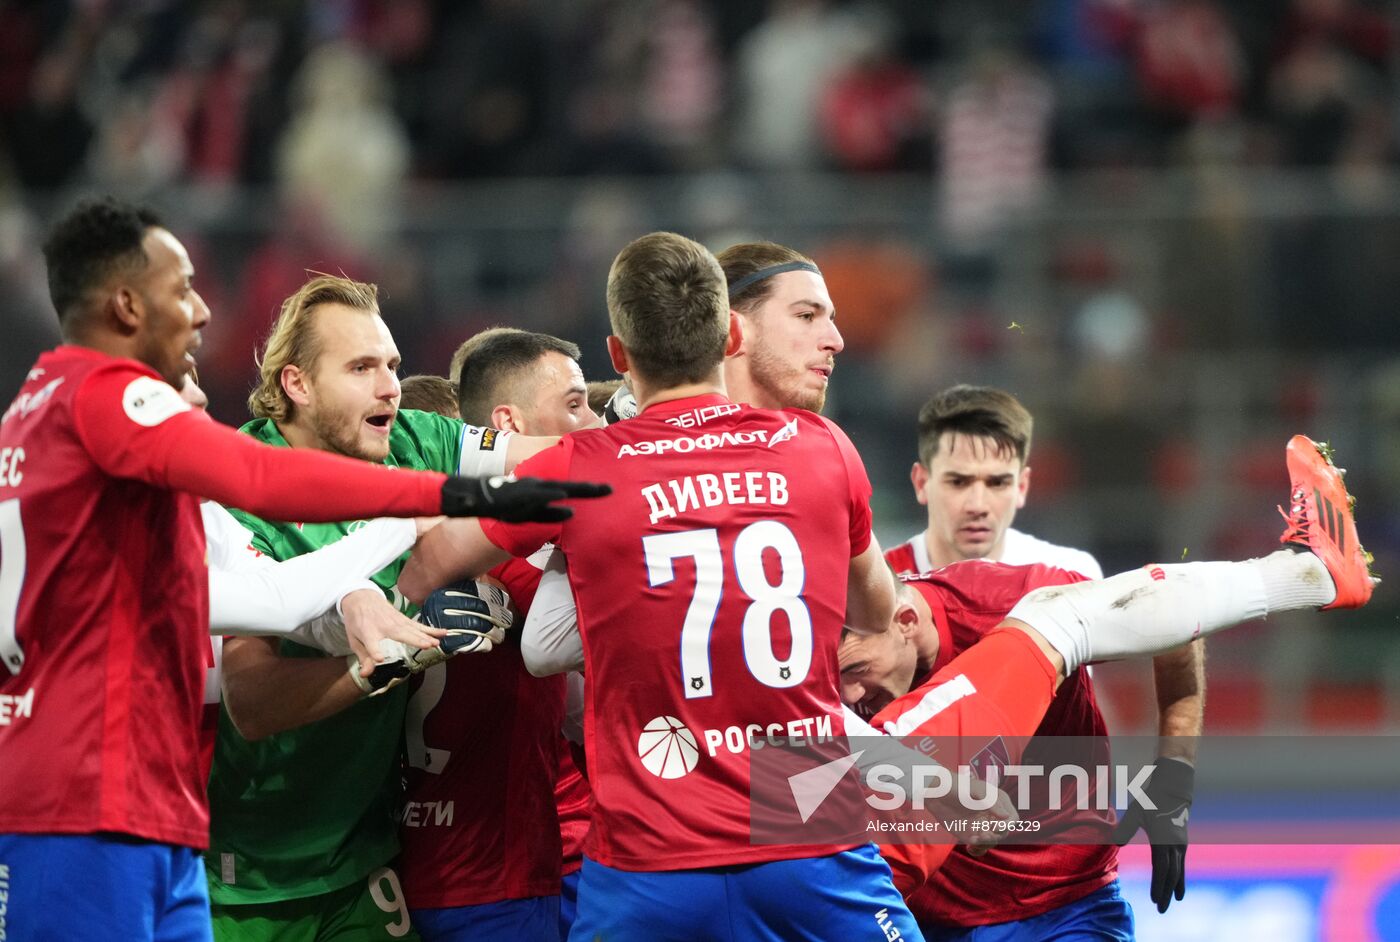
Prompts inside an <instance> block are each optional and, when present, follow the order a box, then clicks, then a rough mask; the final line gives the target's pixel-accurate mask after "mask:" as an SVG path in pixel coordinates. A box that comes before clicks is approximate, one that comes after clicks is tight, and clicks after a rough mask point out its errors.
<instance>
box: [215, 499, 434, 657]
mask: <svg viewBox="0 0 1400 942" xmlns="http://www.w3.org/2000/svg"><path fill="white" fill-rule="evenodd" d="M200 509H201V511H202V512H203V516H204V530H205V536H206V539H207V541H208V544H209V630H210V631H211V632H214V633H217V634H280V635H288V634H292V633H293V632H294V631H295V630H296V629H297V627H298V626H299V625H301V624H302V623H304V622H309V621H311V620H312V619H314V618H316V617H317V616H319V615H323V614H325V613H326V612H327V611H328V610H330V609H332V608H334V607H335V606H336V605H337V604H338V603H339V602H340V599H341V598H342V597H344V596H345V595H347V594H349V593H350V592H353V591H355V590H357V589H362V588H375V586H374V584H373V583H372V582H370V581H369V577H370V576H371V575H373V574H374V573H376V572H378V571H379V570H381V569H383V568H384V567H385V566H387V565H389V564H390V563H392V562H393V561H394V560H396V559H398V558H399V557H400V556H402V555H403V554H404V553H405V552H406V551H407V550H408V549H409V548H410V547H412V546H413V543H414V541H415V539H416V537H417V530H416V527H415V526H414V523H413V521H412V520H398V519H387V518H386V519H382V520H371V521H370V522H369V523H367V524H365V526H364V527H362V528H361V529H359V530H357V531H355V532H354V533H352V534H350V535H349V536H346V537H344V538H342V539H340V540H337V541H336V542H334V543H332V544H330V545H329V546H325V547H322V548H321V549H319V550H316V551H315V552H314V553H307V554H305V555H303V556H297V557H295V558H293V559H288V560H284V561H282V562H278V561H275V560H271V559H268V558H267V557H265V556H259V555H258V554H257V553H256V551H254V550H253V549H252V546H251V543H252V534H251V533H249V532H248V530H247V529H245V528H244V527H243V526H242V525H240V524H239V523H238V521H237V520H235V519H234V518H233V517H232V516H231V515H230V514H229V513H228V511H226V510H224V508H222V507H220V506H219V505H218V504H215V503H213V502H212V501H206V502H205V503H204V504H202V505H201V508H200Z"/></svg>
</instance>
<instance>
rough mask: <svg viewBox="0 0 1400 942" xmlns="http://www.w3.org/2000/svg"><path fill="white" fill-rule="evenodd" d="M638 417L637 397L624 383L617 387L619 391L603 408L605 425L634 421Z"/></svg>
mask: <svg viewBox="0 0 1400 942" xmlns="http://www.w3.org/2000/svg"><path fill="white" fill-rule="evenodd" d="M636 417H637V397H636V396H634V395H632V390H630V389H628V388H627V384H626V383H623V384H622V385H621V386H619V387H617V391H616V392H614V393H613V394H612V398H611V399H609V400H608V401H607V403H606V404H605V405H604V406H603V423H604V424H605V425H616V424H617V423H619V422H621V421H622V420H624V419H634V418H636Z"/></svg>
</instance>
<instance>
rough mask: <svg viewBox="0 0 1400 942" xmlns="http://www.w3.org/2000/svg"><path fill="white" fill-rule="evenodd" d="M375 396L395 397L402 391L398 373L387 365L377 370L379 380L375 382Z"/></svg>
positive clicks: (382, 397)
mask: <svg viewBox="0 0 1400 942" xmlns="http://www.w3.org/2000/svg"><path fill="white" fill-rule="evenodd" d="M374 392H375V396H376V397H377V398H379V399H397V398H398V397H399V395H400V394H401V393H402V392H403V390H402V388H401V387H400V386H399V374H397V373H395V372H394V371H393V370H391V369H389V368H388V367H383V368H381V369H380V371H379V382H378V383H376V384H375V391H374Z"/></svg>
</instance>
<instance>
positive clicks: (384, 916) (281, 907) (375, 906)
mask: <svg viewBox="0 0 1400 942" xmlns="http://www.w3.org/2000/svg"><path fill="white" fill-rule="evenodd" d="M210 911H211V914H212V916H213V920H214V939H215V942H359V940H361V939H383V940H393V942H419V939H418V933H416V932H414V931H413V926H412V925H410V924H409V920H408V903H407V902H406V901H405V900H404V896H403V888H402V887H401V886H400V884H399V877H398V874H396V873H395V872H394V871H393V870H392V869H390V868H389V867H380V868H379V869H378V870H376V871H374V872H373V873H371V874H370V875H369V879H368V880H366V881H365V882H364V883H352V884H350V885H349V886H347V887H345V888H344V889H340V890H335V891H333V892H330V893H322V894H321V895H319V896H307V897H303V898H302V899H289V900H279V901H278V902H275V903H248V904H239V905H236V906H229V905H221V904H218V903H214V904H213V905H212V906H210Z"/></svg>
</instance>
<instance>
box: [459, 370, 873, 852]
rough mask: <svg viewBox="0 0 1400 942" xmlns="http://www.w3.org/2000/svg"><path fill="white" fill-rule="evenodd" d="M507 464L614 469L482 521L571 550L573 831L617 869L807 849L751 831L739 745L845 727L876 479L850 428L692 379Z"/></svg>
mask: <svg viewBox="0 0 1400 942" xmlns="http://www.w3.org/2000/svg"><path fill="white" fill-rule="evenodd" d="M517 473H519V474H520V475H522V476H524V475H537V476H542V477H568V478H576V479H580V480H599V481H608V482H609V483H611V484H612V487H613V494H612V496H611V497H609V498H605V499H603V500H595V501H584V502H579V503H578V504H576V505H575V506H574V516H573V517H572V518H571V519H569V520H567V521H565V522H564V523H563V524H553V525H539V524H503V523H499V522H497V521H483V522H482V525H483V527H484V528H485V531H486V533H487V535H488V537H489V538H490V539H491V540H493V541H494V542H495V543H496V544H497V545H498V546H501V547H503V548H505V549H506V550H508V551H509V552H511V553H514V554H515V555H517V556H519V555H524V554H527V553H530V552H532V551H534V550H535V549H536V548H537V547H539V546H540V545H541V544H543V543H545V542H547V541H553V542H554V543H555V545H556V547H557V548H558V551H560V552H563V553H564V554H565V555H566V557H567V558H568V562H569V580H570V583H571V585H572V587H573V591H574V597H575V601H576V602H577V605H578V618H579V628H580V631H581V632H582V635H583V646H584V657H585V661H586V664H587V674H588V684H587V687H586V695H585V719H584V730H585V746H586V750H585V751H586V757H587V762H588V774H589V783H590V784H591V786H592V788H593V795H594V802H595V810H594V817H593V826H592V829H591V830H590V831H589V835H588V838H587V843H586V849H587V852H588V855H589V857H590V858H592V859H593V860H596V861H598V862H600V863H603V864H605V865H607V866H611V867H616V868H620V869H624V870H674V869H694V868H703V867H715V866H725V865H731V864H742V863H753V862H760V861H766V860H780V859H790V858H801V857H814V856H820V855H825V854H830V853H834V852H836V851H838V850H841V849H844V848H843V847H813V846H801V845H796V846H794V845H778V846H752V845H751V844H750V840H749V756H748V750H749V749H750V747H751V744H752V743H754V742H757V743H758V744H759V745H762V744H763V743H764V741H765V739H766V738H767V737H769V736H773V737H778V736H783V737H794V738H795V737H802V738H804V739H807V738H817V737H826V736H840V735H842V734H843V733H844V724H843V720H842V714H841V708H840V701H839V699H838V695H837V677H838V669H837V661H836V649H837V645H838V643H839V641H840V636H841V625H842V622H843V620H844V618H845V610H846V584H847V579H848V576H849V571H850V560H851V557H852V556H854V555H857V554H859V553H861V552H863V551H864V550H865V549H866V548H867V547H868V546H869V544H870V504H869V498H870V483H869V481H868V479H867V478H866V474H865V468H864V466H863V465H862V464H861V461H860V458H859V456H857V455H856V453H855V450H854V448H852V446H851V444H850V442H849V440H848V439H847V438H846V436H845V434H844V433H842V432H841V431H840V429H838V428H837V427H836V426H835V425H833V424H832V423H831V422H829V421H827V420H826V419H823V418H821V417H820V416H818V415H815V414H814V413H810V412H804V411H800V410H790V411H782V412H776V411H770V410H763V409H751V408H749V407H747V406H740V405H737V404H735V403H732V402H730V401H729V400H727V399H725V398H724V397H723V396H718V395H706V396H696V397H691V398H687V399H680V400H675V401H672V402H666V403H660V404H658V405H654V406H652V407H650V408H648V409H647V410H646V411H645V412H644V413H642V414H641V415H640V416H638V417H637V418H635V419H632V420H629V421H627V422H622V423H619V424H617V425H613V426H609V427H608V428H606V429H598V430H591V431H586V432H576V433H574V434H573V435H570V436H568V437H567V438H565V439H564V440H563V441H562V442H560V444H559V445H557V446H555V447H554V448H551V449H549V450H548V451H545V452H542V453H541V454H539V455H537V456H535V457H534V458H532V459H530V460H529V461H527V462H525V463H524V464H522V465H521V467H520V468H519V469H518V470H517Z"/></svg>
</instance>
